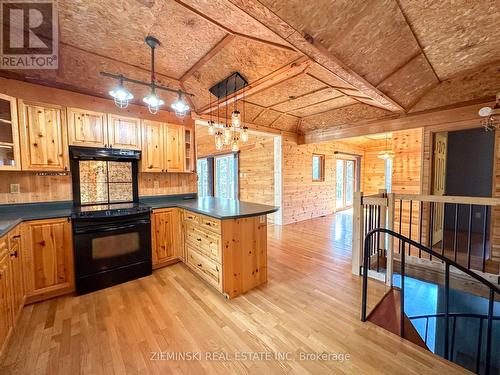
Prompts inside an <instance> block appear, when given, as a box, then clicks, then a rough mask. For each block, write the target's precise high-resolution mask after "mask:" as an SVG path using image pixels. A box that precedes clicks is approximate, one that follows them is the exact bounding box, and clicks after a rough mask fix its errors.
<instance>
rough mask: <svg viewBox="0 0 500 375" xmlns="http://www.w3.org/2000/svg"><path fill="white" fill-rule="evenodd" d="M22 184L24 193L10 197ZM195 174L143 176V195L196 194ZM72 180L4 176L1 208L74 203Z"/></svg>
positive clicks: (30, 174) (29, 174)
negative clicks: (2, 206) (11, 189)
mask: <svg viewBox="0 0 500 375" xmlns="http://www.w3.org/2000/svg"><path fill="white" fill-rule="evenodd" d="M10 184H19V185H20V193H14V194H11V193H10ZM197 191H198V186H197V176H196V174H194V173H169V174H163V173H139V195H140V196H149V195H170V194H184V193H196V192H197ZM72 199H73V198H72V192H71V176H37V174H36V173H35V172H3V171H2V172H0V204H8V203H30V202H51V201H65V200H72Z"/></svg>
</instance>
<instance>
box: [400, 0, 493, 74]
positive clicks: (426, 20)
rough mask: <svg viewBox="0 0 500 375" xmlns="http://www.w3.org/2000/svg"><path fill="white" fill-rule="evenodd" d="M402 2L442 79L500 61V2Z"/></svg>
mask: <svg viewBox="0 0 500 375" xmlns="http://www.w3.org/2000/svg"><path fill="white" fill-rule="evenodd" d="M399 1H400V4H401V7H402V9H403V12H404V13H405V15H406V17H407V18H408V21H409V23H410V25H411V26H412V28H413V30H414V31H415V34H416V36H417V38H418V39H419V41H420V43H421V45H422V47H423V48H424V51H425V53H426V55H427V57H428V58H429V61H430V63H431V65H432V66H433V67H434V70H435V71H436V73H437V75H438V76H439V78H440V79H442V80H445V79H448V78H450V77H451V76H453V75H455V74H457V73H458V72H461V71H464V70H467V69H471V68H474V67H477V66H479V65H484V64H488V63H491V62H494V61H497V60H499V59H500V38H499V37H498V29H499V27H500V6H499V3H498V1H491V0H473V1H455V2H450V1H413V0H399Z"/></svg>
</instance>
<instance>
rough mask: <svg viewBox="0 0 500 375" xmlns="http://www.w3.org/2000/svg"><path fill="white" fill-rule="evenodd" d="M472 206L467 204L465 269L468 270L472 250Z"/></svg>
mask: <svg viewBox="0 0 500 375" xmlns="http://www.w3.org/2000/svg"><path fill="white" fill-rule="evenodd" d="M472 206H473V205H472V204H469V230H468V234H467V236H468V237H467V269H468V270H470V253H471V249H472Z"/></svg>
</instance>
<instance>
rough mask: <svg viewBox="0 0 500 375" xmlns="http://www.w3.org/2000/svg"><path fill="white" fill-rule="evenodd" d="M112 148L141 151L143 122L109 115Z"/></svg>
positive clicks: (109, 133)
mask: <svg viewBox="0 0 500 375" xmlns="http://www.w3.org/2000/svg"><path fill="white" fill-rule="evenodd" d="M108 135H109V143H110V147H113V148H125V149H129V150H140V149H141V120H139V119H136V118H130V117H120V116H115V115H108Z"/></svg>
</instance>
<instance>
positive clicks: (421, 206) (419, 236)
mask: <svg viewBox="0 0 500 375" xmlns="http://www.w3.org/2000/svg"><path fill="white" fill-rule="evenodd" d="M423 219H424V201H420V223H419V228H418V243H419V244H422V224H423ZM418 257H419V258H422V250H421V249H418Z"/></svg>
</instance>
